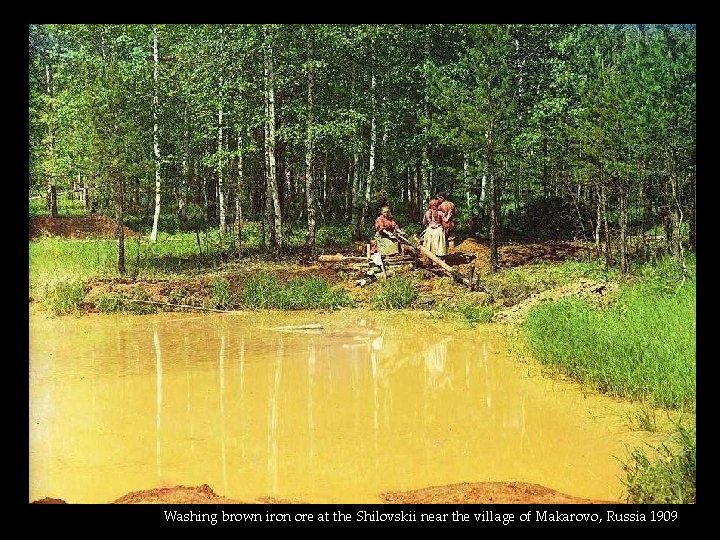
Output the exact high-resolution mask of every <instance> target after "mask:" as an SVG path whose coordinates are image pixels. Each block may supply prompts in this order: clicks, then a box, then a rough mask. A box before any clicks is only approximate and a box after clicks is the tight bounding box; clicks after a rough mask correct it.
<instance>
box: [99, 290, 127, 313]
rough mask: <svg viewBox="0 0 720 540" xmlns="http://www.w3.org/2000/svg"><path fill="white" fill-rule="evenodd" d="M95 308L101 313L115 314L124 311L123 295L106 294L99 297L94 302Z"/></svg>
mask: <svg viewBox="0 0 720 540" xmlns="http://www.w3.org/2000/svg"><path fill="white" fill-rule="evenodd" d="M95 308H96V309H97V310H98V311H100V312H102V313H115V312H117V311H124V310H125V300H124V298H123V295H121V294H118V293H108V294H103V295H102V296H99V297H98V298H97V300H95Z"/></svg>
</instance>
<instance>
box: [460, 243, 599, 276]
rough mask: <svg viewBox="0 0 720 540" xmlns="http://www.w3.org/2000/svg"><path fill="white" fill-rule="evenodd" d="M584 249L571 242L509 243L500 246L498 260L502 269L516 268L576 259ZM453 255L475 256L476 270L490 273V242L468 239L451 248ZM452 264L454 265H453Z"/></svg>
mask: <svg viewBox="0 0 720 540" xmlns="http://www.w3.org/2000/svg"><path fill="white" fill-rule="evenodd" d="M583 249H586V248H585V247H583V246H580V245H578V244H574V243H570V242H543V243H539V244H524V243H523V244H515V243H508V244H505V245H502V246H498V259H499V264H500V266H501V267H502V268H514V267H516V266H522V265H525V264H531V263H534V262H538V261H552V262H559V261H564V260H565V259H568V258H570V257H574V256H576V255H577V253H578V252H579V251H581V250H583ZM449 251H450V253H451V254H456V253H463V254H472V255H475V257H476V260H477V263H476V265H477V266H476V269H477V271H479V272H482V273H487V272H489V271H490V242H488V241H478V240H475V239H474V238H467V239H465V240H463V242H462V243H460V244H459V245H457V246H455V247H454V248H451V249H450V250H449ZM451 264H452V263H451Z"/></svg>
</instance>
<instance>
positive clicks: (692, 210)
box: [688, 174, 696, 249]
mask: <svg viewBox="0 0 720 540" xmlns="http://www.w3.org/2000/svg"><path fill="white" fill-rule="evenodd" d="M695 182H696V180H695V176H694V174H693V175H691V176H690V185H691V186H692V188H691V192H690V198H691V200H690V217H689V218H688V225H689V229H688V244H689V245H690V249H695V208H696V206H695V199H696V186H695Z"/></svg>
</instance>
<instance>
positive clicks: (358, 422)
mask: <svg viewBox="0 0 720 540" xmlns="http://www.w3.org/2000/svg"><path fill="white" fill-rule="evenodd" d="M303 324H304V325H310V324H317V325H322V329H318V328H315V329H306V330H292V329H276V327H278V326H290V325H303ZM506 339H507V338H506V337H504V336H503V335H502V333H500V332H499V331H498V330H497V329H496V328H494V327H491V326H488V327H483V328H475V329H472V328H464V327H461V326H457V325H453V324H451V323H448V322H440V321H433V320H432V319H429V318H428V317H427V316H426V315H423V314H413V313H406V314H392V315H389V314H382V313H372V312H347V313H341V314H338V313H333V314H319V315H318V314H310V313H271V314H257V313H238V314H211V315H207V314H203V315H197V314H161V315H157V316H126V315H124V316H117V315H114V316H104V315H97V316H95V315H92V316H86V317H82V318H72V317H62V318H56V319H53V318H47V317H44V316H41V315H33V316H31V319H30V383H29V384H30V386H29V396H30V410H29V413H30V414H29V421H30V463H29V466H30V471H29V478H30V489H29V491H30V493H29V496H30V500H36V499H39V498H43V497H57V498H62V499H64V500H66V501H67V502H70V503H97V502H99V503H104V502H111V501H113V500H115V499H117V498H119V497H121V496H122V495H124V494H126V493H128V492H131V491H136V490H141V489H149V488H155V487H161V486H174V485H200V484H209V485H210V486H211V487H212V488H213V489H214V490H215V491H216V492H217V493H218V494H220V495H223V496H226V497H229V498H233V499H239V500H243V501H248V502H250V501H254V500H256V499H258V498H261V497H275V498H278V499H290V500H297V501H305V502H311V503H313V502H317V503H373V502H380V499H379V497H378V495H379V494H380V493H381V492H383V491H397V490H412V489H417V488H422V487H429V486H439V485H444V484H452V483H459V482H483V481H521V482H531V483H536V484H541V485H544V486H547V487H550V488H553V489H556V490H559V491H561V492H563V493H567V494H570V495H575V496H579V497H587V498H593V499H603V500H610V501H620V500H623V497H624V489H623V484H622V478H623V470H622V464H621V461H622V460H625V459H626V458H627V456H628V453H627V447H628V446H630V447H634V446H639V445H642V444H643V443H644V442H651V441H654V440H656V438H657V435H655V438H652V437H653V436H652V435H651V434H649V433H647V432H642V431H638V430H637V429H633V426H634V422H633V420H632V418H633V414H634V410H633V408H632V406H630V405H627V404H623V403H621V402H618V401H615V400H612V399H610V398H607V397H603V396H595V395H586V394H584V393H583V392H582V391H581V390H580V389H579V388H578V387H577V386H576V385H574V384H572V383H568V382H561V381H557V380H553V379H549V378H547V377H543V376H542V375H540V374H538V373H537V370H535V369H533V368H532V366H531V365H530V364H528V363H524V362H521V361H518V360H517V359H516V358H514V357H513V356H512V355H511V354H510V353H509V350H508V343H506Z"/></svg>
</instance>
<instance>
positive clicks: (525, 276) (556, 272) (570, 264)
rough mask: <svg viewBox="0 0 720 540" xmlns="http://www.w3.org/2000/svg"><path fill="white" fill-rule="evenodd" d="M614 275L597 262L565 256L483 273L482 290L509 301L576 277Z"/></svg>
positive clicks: (606, 278)
mask: <svg viewBox="0 0 720 540" xmlns="http://www.w3.org/2000/svg"><path fill="white" fill-rule="evenodd" d="M615 275H617V273H616V272H614V271H607V270H605V268H604V266H603V265H602V264H600V263H599V262H590V261H576V260H566V261H564V262H563V263H562V264H552V263H539V264H532V265H528V266H521V267H518V268H510V269H508V270H502V271H501V272H496V273H492V274H488V275H486V276H483V278H482V284H483V287H484V288H485V290H487V292H488V293H490V294H491V295H492V296H494V297H495V298H504V299H505V301H506V303H507V304H508V305H513V304H516V303H518V302H521V301H522V300H525V299H526V298H528V297H529V296H530V295H531V294H533V293H538V292H542V291H545V290H548V289H552V288H554V287H559V286H561V285H566V284H569V283H573V282H576V281H577V280H579V279H583V278H584V279H593V280H597V281H603V282H605V281H608V280H609V279H612V278H613V277H614V276H615Z"/></svg>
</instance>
